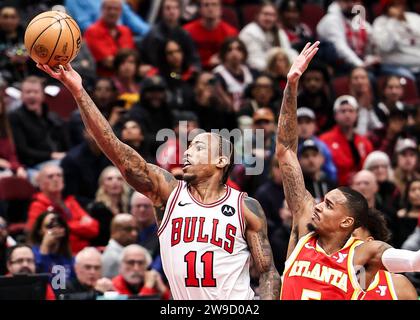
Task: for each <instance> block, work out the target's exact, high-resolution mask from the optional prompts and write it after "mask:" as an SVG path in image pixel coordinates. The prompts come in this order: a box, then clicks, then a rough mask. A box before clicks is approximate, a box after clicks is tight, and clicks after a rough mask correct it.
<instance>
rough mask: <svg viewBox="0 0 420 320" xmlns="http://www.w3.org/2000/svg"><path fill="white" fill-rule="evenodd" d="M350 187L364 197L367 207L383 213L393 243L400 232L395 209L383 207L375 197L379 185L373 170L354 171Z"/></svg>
mask: <svg viewBox="0 0 420 320" xmlns="http://www.w3.org/2000/svg"><path fill="white" fill-rule="evenodd" d="M351 187H352V188H353V189H354V190H356V191H358V192H360V193H361V194H362V195H363V196H364V197H365V199H366V200H367V202H368V206H369V208H373V209H378V210H379V211H381V212H382V213H383V214H384V216H385V218H386V221H387V224H388V226H389V227H390V229H391V230H392V234H393V237H392V243H393V244H394V242H395V240H397V239H398V234H399V232H400V230H399V227H398V219H397V215H396V211H395V210H392V208H388V207H385V206H384V204H383V203H381V202H380V199H379V198H378V197H377V194H378V191H379V186H378V182H377V180H376V177H375V175H374V174H373V172H371V171H368V170H361V171H359V172H358V173H356V174H355V175H354V177H353V181H352V184H351ZM390 243H391V242H390Z"/></svg>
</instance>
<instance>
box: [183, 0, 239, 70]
mask: <svg viewBox="0 0 420 320" xmlns="http://www.w3.org/2000/svg"><path fill="white" fill-rule="evenodd" d="M199 12H200V16H201V18H200V19H197V20H195V21H193V22H190V23H188V24H187V25H185V26H184V29H185V30H186V31H187V32H188V33H189V34H190V35H191V38H192V39H193V41H194V43H195V45H196V47H197V50H198V54H199V56H200V60H201V65H202V66H203V68H204V69H207V70H209V69H212V68H213V67H215V66H217V65H218V64H219V63H220V61H219V58H218V52H219V50H220V48H221V46H222V43H223V41H224V40H225V38H228V37H234V36H236V35H237V34H238V30H236V29H235V28H234V27H232V26H231V25H229V24H228V23H226V22H224V21H222V6H221V3H220V0H200V9H199Z"/></svg>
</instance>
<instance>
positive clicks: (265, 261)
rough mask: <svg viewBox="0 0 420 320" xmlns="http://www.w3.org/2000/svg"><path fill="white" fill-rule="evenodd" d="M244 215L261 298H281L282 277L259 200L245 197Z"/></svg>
mask: <svg viewBox="0 0 420 320" xmlns="http://www.w3.org/2000/svg"><path fill="white" fill-rule="evenodd" d="M244 203H245V205H244V206H243V207H244V215H245V222H246V231H245V235H246V241H247V243H248V246H249V250H250V251H251V255H252V258H253V260H254V264H255V266H256V268H257V270H258V272H259V273H260V281H259V283H260V285H259V288H260V297H261V299H263V300H278V299H279V298H280V285H281V280H280V275H279V273H278V272H277V270H276V267H275V266H274V262H273V253H272V252H271V246H270V243H269V242H268V237H267V221H266V218H265V214H264V211H263V209H262V208H261V205H260V204H259V203H258V201H257V200H255V199H253V198H250V197H245V199H244Z"/></svg>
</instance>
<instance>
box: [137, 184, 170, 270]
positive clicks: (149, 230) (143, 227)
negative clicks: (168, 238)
mask: <svg viewBox="0 0 420 320" xmlns="http://www.w3.org/2000/svg"><path fill="white" fill-rule="evenodd" d="M130 204H131V205H130V207H131V211H130V212H131V214H132V215H133V216H134V218H135V219H136V220H137V226H138V230H139V236H138V239H137V243H138V244H139V245H141V246H142V247H144V248H146V249H147V250H148V251H149V253H150V254H151V256H152V259H153V262H152V263H151V268H152V269H155V270H157V271H159V272H160V273H161V274H163V269H162V263H161V260H160V246H159V238H158V236H157V230H158V225H157V224H156V217H155V209H154V208H153V203H152V201H151V200H150V199H149V198H147V197H146V196H144V195H143V194H141V193H139V192H134V193H133V195H132V196H131V202H130Z"/></svg>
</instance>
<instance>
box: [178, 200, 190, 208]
mask: <svg viewBox="0 0 420 320" xmlns="http://www.w3.org/2000/svg"><path fill="white" fill-rule="evenodd" d="M187 204H191V202H184V203H182V202H181V201H180V202H178V205H179V206H180V207H183V206H186V205H187Z"/></svg>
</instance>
